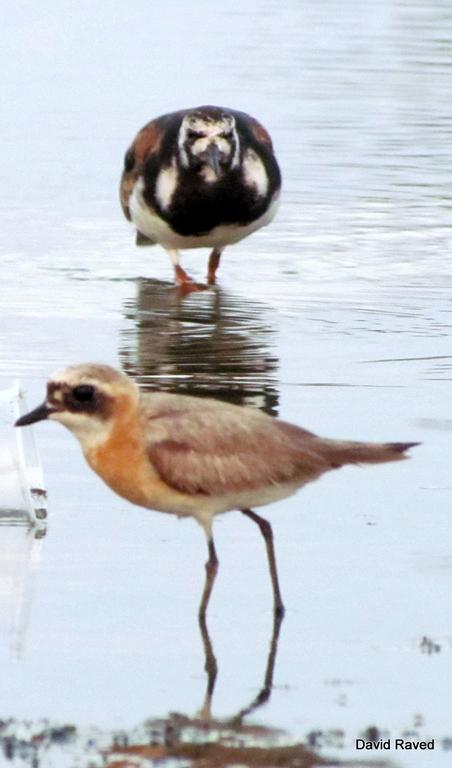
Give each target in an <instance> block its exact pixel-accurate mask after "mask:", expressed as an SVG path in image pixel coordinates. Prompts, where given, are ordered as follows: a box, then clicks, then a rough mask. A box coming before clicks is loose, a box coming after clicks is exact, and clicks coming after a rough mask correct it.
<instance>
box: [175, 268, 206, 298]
mask: <svg viewBox="0 0 452 768" xmlns="http://www.w3.org/2000/svg"><path fill="white" fill-rule="evenodd" d="M174 275H175V278H176V285H177V289H178V291H179V293H180V294H182V295H183V296H185V295H186V294H187V293H194V292H195V291H206V290H207V288H208V286H207V285H206V284H205V283H195V282H194V280H192V279H191V277H189V275H187V273H186V271H185V269H182V267H181V266H180V265H179V264H176V266H175V267H174Z"/></svg>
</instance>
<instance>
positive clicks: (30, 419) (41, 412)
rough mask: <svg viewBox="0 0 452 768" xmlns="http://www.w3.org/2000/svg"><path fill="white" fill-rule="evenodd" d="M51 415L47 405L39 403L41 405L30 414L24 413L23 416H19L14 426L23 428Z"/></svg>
mask: <svg viewBox="0 0 452 768" xmlns="http://www.w3.org/2000/svg"><path fill="white" fill-rule="evenodd" d="M51 413H52V411H51V410H50V408H49V406H48V405H47V403H41V405H38V407H37V408H35V409H34V410H33V411H30V413H26V414H25V415H24V416H21V417H20V419H17V421H16V423H15V425H14V426H15V427H25V426H27V424H34V423H35V421H42V420H43V419H47V418H48V417H49V415H50V414H51Z"/></svg>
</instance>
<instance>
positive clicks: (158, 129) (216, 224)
mask: <svg viewBox="0 0 452 768" xmlns="http://www.w3.org/2000/svg"><path fill="white" fill-rule="evenodd" d="M280 188H281V174H280V170H279V166H278V163H277V161H276V158H275V155H274V153H273V147H272V141H271V138H270V136H269V134H268V133H267V131H266V130H265V128H263V126H262V125H261V124H260V123H258V121H257V120H255V119H254V118H253V117H250V115H247V114H245V112H237V111H235V110H232V109H224V108H223V107H213V106H204V107H196V108H194V109H184V110H181V111H179V112H172V113H170V114H167V115H162V116H161V117H157V118H156V119H155V120H152V121H151V122H150V123H147V125H145V126H144V128H142V129H141V131H139V133H138V134H137V136H136V137H135V140H134V142H133V144H132V146H131V147H130V149H128V151H127V153H126V156H125V163H124V171H123V174H122V177H121V186H120V198H121V204H122V208H123V211H124V214H125V216H126V217H127V218H128V219H129V221H131V222H133V224H134V225H135V227H136V232H137V236H136V242H137V245H154V244H155V243H159V244H160V245H162V246H163V248H165V250H166V251H167V252H168V255H169V257H170V259H171V261H172V264H173V266H174V272H175V280H176V283H178V284H179V285H183V286H185V287H186V288H187V290H190V289H196V287H197V286H196V284H194V283H192V281H191V280H190V278H189V277H188V275H187V273H186V272H185V270H184V269H182V267H181V265H180V254H179V249H181V248H206V247H207V248H212V252H211V254H210V258H209V265H208V277H207V279H208V283H209V284H210V285H212V284H214V283H215V273H216V270H217V268H218V265H219V261H220V256H221V253H222V251H223V250H224V248H225V247H226V246H227V245H231V244H233V243H237V242H238V241H239V240H241V239H242V238H244V237H247V235H250V234H251V233H252V232H255V231H256V230H257V229H259V228H260V227H263V226H264V225H265V224H268V223H269V222H270V221H271V220H272V219H273V217H274V215H275V213H276V209H277V206H278V198H279V192H280ZM198 287H199V286H198Z"/></svg>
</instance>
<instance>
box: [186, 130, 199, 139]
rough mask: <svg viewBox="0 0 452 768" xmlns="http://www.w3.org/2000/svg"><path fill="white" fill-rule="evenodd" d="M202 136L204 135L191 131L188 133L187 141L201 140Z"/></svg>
mask: <svg viewBox="0 0 452 768" xmlns="http://www.w3.org/2000/svg"><path fill="white" fill-rule="evenodd" d="M201 136H202V133H198V131H191V130H188V131H187V139H191V140H193V141H194V140H195V139H200V138H201Z"/></svg>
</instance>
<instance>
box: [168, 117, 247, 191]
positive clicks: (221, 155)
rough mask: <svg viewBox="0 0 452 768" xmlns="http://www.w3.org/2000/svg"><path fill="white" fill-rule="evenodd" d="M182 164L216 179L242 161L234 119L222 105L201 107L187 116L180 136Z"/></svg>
mask: <svg viewBox="0 0 452 768" xmlns="http://www.w3.org/2000/svg"><path fill="white" fill-rule="evenodd" d="M178 150H179V158H180V163H181V165H182V166H183V167H184V168H187V169H191V170H194V171H196V172H198V173H200V174H201V175H202V176H203V178H204V180H205V181H207V182H213V181H217V180H218V179H220V178H221V177H222V176H223V175H224V174H225V173H226V172H227V171H229V170H230V169H231V168H234V167H236V166H237V165H238V163H239V137H238V135H237V130H236V125H235V118H234V116H233V115H231V114H230V113H228V112H225V111H224V110H223V109H221V108H219V107H199V108H197V109H193V110H190V111H189V112H187V114H186V115H185V116H184V118H183V120H182V123H181V126H180V129H179V136H178Z"/></svg>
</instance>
